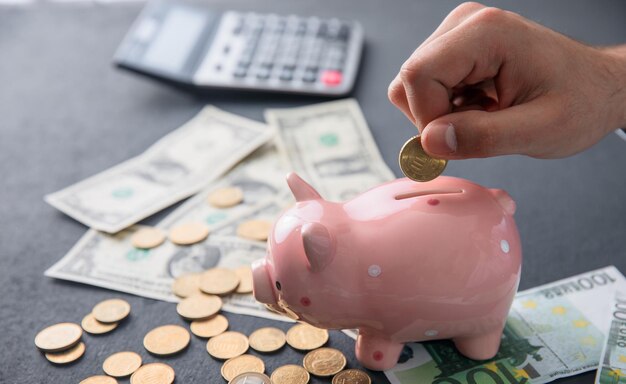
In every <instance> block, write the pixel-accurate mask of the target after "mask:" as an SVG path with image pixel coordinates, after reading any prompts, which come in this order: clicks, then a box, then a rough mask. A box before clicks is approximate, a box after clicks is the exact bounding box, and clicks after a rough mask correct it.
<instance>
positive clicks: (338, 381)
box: [332, 369, 372, 384]
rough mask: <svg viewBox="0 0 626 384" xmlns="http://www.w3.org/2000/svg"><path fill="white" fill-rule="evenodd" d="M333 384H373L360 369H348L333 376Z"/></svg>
mask: <svg viewBox="0 0 626 384" xmlns="http://www.w3.org/2000/svg"><path fill="white" fill-rule="evenodd" d="M332 384H372V379H371V378H370V377H369V375H368V374H367V373H365V372H363V371H361V370H360V369H346V370H344V371H341V372H339V373H338V374H336V375H335V376H333V382H332Z"/></svg>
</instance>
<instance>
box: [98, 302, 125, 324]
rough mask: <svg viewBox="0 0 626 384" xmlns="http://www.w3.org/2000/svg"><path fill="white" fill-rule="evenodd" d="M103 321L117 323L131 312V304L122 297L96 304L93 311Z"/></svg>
mask: <svg viewBox="0 0 626 384" xmlns="http://www.w3.org/2000/svg"><path fill="white" fill-rule="evenodd" d="M91 313H92V314H93V317H95V319H96V320H98V321H99V322H101V323H117V322H119V321H122V320H124V319H125V318H126V317H127V316H128V315H129V314H130V304H128V302H127V301H126V300H122V299H109V300H104V301H101V302H99V303H98V304H96V306H95V307H93V310H92V311H91Z"/></svg>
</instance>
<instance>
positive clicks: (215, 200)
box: [207, 187, 243, 208]
mask: <svg viewBox="0 0 626 384" xmlns="http://www.w3.org/2000/svg"><path fill="white" fill-rule="evenodd" d="M207 201H208V203H209V204H211V205H212V206H214V207H217V208H229V207H232V206H234V205H237V204H239V203H241V202H242V201H243V191H242V190H241V189H240V188H237V187H227V188H220V189H216V190H215V191H213V192H211V194H210V195H209V197H208V198H207Z"/></svg>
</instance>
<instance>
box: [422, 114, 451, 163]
mask: <svg viewBox="0 0 626 384" xmlns="http://www.w3.org/2000/svg"><path fill="white" fill-rule="evenodd" d="M424 133H425V134H426V135H427V136H428V149H429V150H430V151H431V152H433V153H438V154H442V155H448V154H450V153H454V152H456V145H457V143H456V134H455V133H454V125H452V123H440V122H436V123H433V124H429V125H428V126H427V127H426V129H425V130H424Z"/></svg>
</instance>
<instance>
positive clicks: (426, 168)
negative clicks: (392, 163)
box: [398, 135, 448, 181]
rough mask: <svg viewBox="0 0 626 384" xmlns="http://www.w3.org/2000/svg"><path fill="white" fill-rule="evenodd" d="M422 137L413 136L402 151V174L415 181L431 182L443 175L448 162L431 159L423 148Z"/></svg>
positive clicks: (399, 158) (400, 157)
mask: <svg viewBox="0 0 626 384" xmlns="http://www.w3.org/2000/svg"><path fill="white" fill-rule="evenodd" d="M421 140H422V139H421V136H419V135H417V136H413V137H411V138H410V139H409V140H407V142H406V143H404V145H403V146H402V148H401V149H400V154H399V156H398V161H399V162H400V169H401V170H402V173H404V175H405V176H406V177H408V178H409V179H411V180H413V181H430V180H433V179H434V178H436V177H437V176H439V175H441V173H442V172H443V170H444V169H446V165H447V164H448V160H445V159H435V158H433V157H430V155H428V154H427V153H426V152H425V151H424V148H422V141H421Z"/></svg>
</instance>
